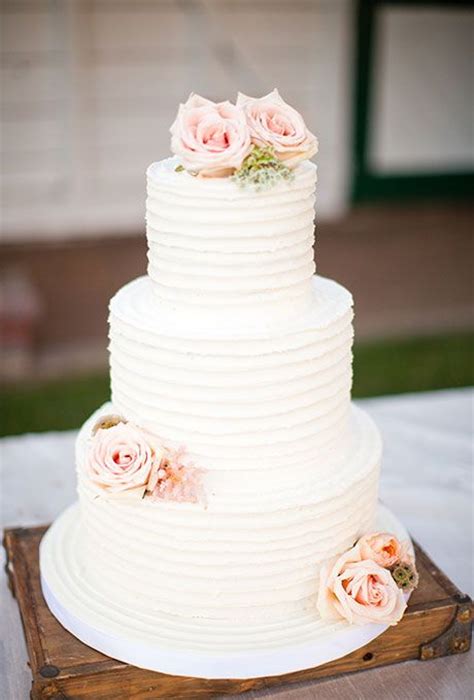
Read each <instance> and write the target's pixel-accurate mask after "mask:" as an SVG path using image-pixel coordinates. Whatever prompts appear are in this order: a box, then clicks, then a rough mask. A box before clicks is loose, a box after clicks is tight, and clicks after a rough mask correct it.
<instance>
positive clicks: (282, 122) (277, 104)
mask: <svg viewBox="0 0 474 700" xmlns="http://www.w3.org/2000/svg"><path fill="white" fill-rule="evenodd" d="M237 106H238V107H242V108H243V110H244V111H245V114H246V117H247V123H248V125H249V129H250V136H251V139H252V143H255V144H256V145H257V146H271V147H272V148H273V149H274V151H275V155H276V156H277V157H278V158H279V159H280V160H283V161H284V162H285V165H287V166H288V167H289V168H294V167H295V166H296V165H297V164H298V163H299V162H300V161H302V160H306V159H308V158H312V156H314V155H315V154H316V153H317V152H318V140H317V138H316V136H314V134H312V133H311V132H310V131H309V130H308V129H307V128H306V124H305V123H304V120H303V117H302V116H301V114H300V113H299V112H297V111H296V109H293V107H290V105H288V104H287V103H286V102H285V101H284V100H283V99H282V97H280V94H279V92H278V90H277V89H275V90H273V92H270V93H269V94H268V95H265V97H260V98H254V97H247V95H243V94H242V93H239V95H238V98H237Z"/></svg>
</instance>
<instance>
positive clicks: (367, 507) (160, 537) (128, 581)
mask: <svg viewBox="0 0 474 700" xmlns="http://www.w3.org/2000/svg"><path fill="white" fill-rule="evenodd" d="M111 412H113V406H111V405H110V404H107V405H105V406H103V407H102V408H101V409H99V411H98V412H97V414H95V415H94V416H92V417H91V419H90V420H89V421H88V422H87V423H86V424H85V425H84V427H83V429H82V431H81V433H80V435H79V438H78V443H77V467H78V481H79V496H80V522H79V525H78V535H77V541H76V543H75V546H76V547H78V548H80V550H81V553H80V560H81V578H82V580H83V582H84V585H85V586H87V587H88V588H89V589H90V590H93V591H96V592H97V594H98V595H100V596H102V597H103V598H104V599H106V600H107V604H108V605H110V610H116V611H120V610H127V612H128V614H132V613H136V614H137V615H139V616H145V617H146V619H147V621H148V623H150V624H153V620H154V619H156V621H157V623H158V621H159V619H160V617H161V616H162V615H163V614H165V615H172V616H173V617H178V618H181V619H183V620H189V619H196V618H201V619H206V620H208V622H209V623H212V620H214V621H215V624H217V625H219V624H222V622H223V621H226V622H231V621H236V622H239V623H240V622H242V621H245V620H248V621H252V622H255V621H256V620H262V621H263V620H265V621H267V622H269V623H270V622H272V621H275V622H276V621H283V620H285V619H288V620H290V619H291V618H293V617H295V616H298V615H301V614H305V615H307V614H310V615H311V616H313V615H314V617H315V618H317V611H316V595H317V589H318V578H319V576H318V574H319V569H320V567H321V565H322V564H323V563H324V562H325V561H327V560H328V559H329V558H331V557H333V556H334V555H336V554H338V553H341V552H343V551H344V550H346V549H348V548H350V547H351V546H352V544H353V543H354V541H355V540H356V539H357V538H358V537H359V536H360V535H362V534H364V533H366V532H368V531H370V530H372V529H373V527H374V524H375V513H376V504H377V488H378V476H379V467H380V459H381V441H380V436H379V433H378V430H377V428H376V427H375V425H374V424H373V422H372V421H371V419H370V418H369V417H368V416H367V415H366V414H365V413H364V412H363V411H361V410H360V409H357V408H353V409H352V417H351V433H352V439H351V441H350V444H349V448H348V450H347V451H346V453H345V454H344V457H343V458H342V459H340V458H338V461H337V462H334V464H329V465H328V470H327V475H325V476H324V478H323V477H322V476H321V471H320V470H317V471H316V472H315V474H314V475H312V474H311V473H308V474H307V475H306V476H305V478H304V479H303V480H301V481H300V482H299V483H298V484H294V485H293V486H292V487H290V486H288V488H287V489H282V488H279V489H278V490H277V492H275V493H274V495H273V497H272V498H270V499H268V498H267V499H265V498H264V497H263V494H262V498H261V499H259V498H258V497H256V496H258V493H257V494H255V493H252V489H251V488H250V489H249V488H247V490H245V489H241V490H239V489H236V492H235V493H236V496H235V501H234V502H233V503H230V502H229V493H228V492H227V493H226V492H224V493H220V492H219V490H218V489H217V491H216V490H215V489H214V491H212V484H211V485H210V486H209V489H208V490H209V492H211V497H210V498H209V499H208V501H207V502H206V504H202V503H178V502H170V501H151V500H148V499H145V500H134V501H129V500H127V499H123V498H116V497H106V496H103V495H100V494H98V493H97V491H95V490H94V489H93V488H91V485H90V482H88V480H87V479H86V478H84V474H83V469H82V465H83V463H84V459H85V450H86V448H87V440H88V438H89V436H90V434H91V429H92V426H93V425H94V422H95V421H96V419H97V416H100V415H103V414H108V413H111ZM290 476H291V475H290ZM210 478H211V477H210ZM251 479H252V474H251V473H246V472H245V470H244V469H243V470H242V480H243V481H246V482H247V484H248V483H249V482H250V485H251ZM219 483H220V487H222V482H219ZM282 483H284V482H282ZM289 483H291V480H290V481H289ZM267 491H269V492H271V489H267ZM219 621H220V622H219Z"/></svg>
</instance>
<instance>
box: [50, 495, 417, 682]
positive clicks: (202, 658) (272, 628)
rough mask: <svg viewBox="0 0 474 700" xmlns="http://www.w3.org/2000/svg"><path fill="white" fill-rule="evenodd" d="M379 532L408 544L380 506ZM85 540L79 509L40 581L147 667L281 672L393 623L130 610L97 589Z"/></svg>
mask: <svg viewBox="0 0 474 700" xmlns="http://www.w3.org/2000/svg"><path fill="white" fill-rule="evenodd" d="M375 527H376V529H377V530H384V531H388V532H393V533H394V534H395V535H396V536H397V537H398V538H399V539H400V540H408V535H407V532H406V530H405V528H404V527H403V526H402V525H401V523H400V522H399V521H398V520H397V519H396V518H395V517H394V516H393V515H392V514H391V513H390V512H389V511H388V510H387V509H386V508H384V507H382V506H380V505H379V506H378V509H377V516H376V520H375ZM81 541H82V524H81V518H80V515H79V506H78V504H74V505H73V506H71V507H70V508H68V509H67V510H66V511H65V512H64V513H63V514H62V515H61V516H60V517H59V518H58V519H57V520H56V521H55V522H54V524H53V525H52V527H51V528H50V529H49V530H48V532H47V533H46V535H45V537H44V538H43V540H42V542H41V549H40V570H41V583H42V589H43V594H44V597H45V599H46V602H47V604H48V607H49V608H50V610H51V612H52V613H53V614H54V615H55V616H56V618H57V619H58V620H59V621H60V622H61V624H62V625H63V626H64V627H65V628H66V629H67V630H69V631H70V632H71V633H72V634H74V635H75V636H76V637H78V638H79V639H80V640H81V641H83V642H84V643H85V644H88V645H89V646H91V647H93V648H94V649H97V650H99V651H101V652H102V653H104V654H107V655H108V656H112V657H113V658H115V659H119V660H120V661H125V662H127V663H130V664H133V665H134V666H139V667H141V668H146V669H150V670H153V671H159V672H161V673H168V674H173V675H181V676H197V677H201V678H254V677H262V676H274V675H280V674H284V673H290V672H293V671H299V670H302V669H305V668H314V667H315V666H319V665H321V664H324V663H327V662H329V661H332V660H334V659H338V658H340V657H342V656H344V655H345V654H348V653H350V652H352V651H354V650H355V649H359V648H360V647H363V646H364V645H365V644H367V643H368V642H370V641H371V640H372V639H374V638H375V637H377V636H379V635H380V634H381V633H382V632H384V631H385V629H387V626H388V625H387V623H380V624H377V623H370V624H365V625H351V624H349V623H348V622H346V621H344V620H340V621H323V620H321V619H320V618H319V617H318V616H317V615H315V614H314V612H313V611H312V610H307V611H304V612H301V613H298V614H296V613H295V614H293V615H291V616H288V617H286V618H284V619H282V620H276V621H262V620H261V621H258V620H251V621H249V620H245V621H242V622H239V621H231V622H227V621H221V622H219V621H216V620H209V619H203V618H192V619H187V618H184V617H181V616H179V615H170V614H166V613H155V612H153V610H148V611H147V610H142V611H137V610H135V609H134V608H131V609H128V608H126V607H124V606H122V605H120V604H118V603H117V602H116V598H115V596H114V591H113V589H110V587H104V586H101V587H100V588H99V589H96V588H94V587H93V586H92V585H91V583H90V580H89V578H88V577H87V576H86V575H85V574H87V572H88V571H89V566H88V563H87V559H86V555H85V552H84V551H83V548H82V546H81ZM94 585H95V582H94ZM406 597H408V595H407V596H406Z"/></svg>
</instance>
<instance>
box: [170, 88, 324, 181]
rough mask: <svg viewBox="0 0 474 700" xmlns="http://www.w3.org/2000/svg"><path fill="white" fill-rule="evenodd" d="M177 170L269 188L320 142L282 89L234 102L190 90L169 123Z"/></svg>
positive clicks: (289, 174) (288, 175)
mask: <svg viewBox="0 0 474 700" xmlns="http://www.w3.org/2000/svg"><path fill="white" fill-rule="evenodd" d="M170 131H171V150H172V151H173V153H174V154H175V155H176V156H178V158H179V159H180V165H179V166H178V167H177V168H176V170H177V171H178V172H180V171H187V172H188V173H189V174H191V175H194V176H197V177H209V178H221V177H232V178H233V180H234V181H235V182H236V183H237V184H238V185H239V186H242V187H245V186H253V187H255V188H257V189H261V188H264V187H270V186H272V185H274V184H277V182H279V181H282V180H290V179H291V178H292V174H293V173H292V171H293V169H294V168H295V167H296V166H297V165H298V164H299V163H300V162H302V161H304V160H308V159H310V158H312V156H314V155H315V154H316V153H317V151H318V140H317V138H316V136H314V134H312V133H311V132H310V131H309V129H308V128H307V126H306V124H305V122H304V119H303V117H302V116H301V114H300V113H299V112H298V111H297V110H296V109H294V108H293V107H291V106H290V105H289V104H287V103H286V102H285V100H284V99H283V98H282V97H281V95H280V94H279V92H278V90H276V89H275V90H273V91H272V92H270V93H269V94H268V95H265V96H264V97H259V98H254V97H249V96H247V95H244V94H242V93H239V94H238V97H237V101H236V104H232V103H231V102H229V101H225V102H219V103H216V102H212V101H211V100H208V99H206V98H204V97H201V96H200V95H196V94H194V93H193V94H191V95H190V96H189V98H188V100H187V101H186V102H185V103H184V104H181V105H180V107H179V110H178V114H177V116H176V119H175V121H174V123H173V125H172V126H171V129H170Z"/></svg>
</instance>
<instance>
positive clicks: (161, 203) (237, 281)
mask: <svg viewBox="0 0 474 700" xmlns="http://www.w3.org/2000/svg"><path fill="white" fill-rule="evenodd" d="M178 162H179V161H178V160H177V159H176V158H168V159H166V160H163V161H160V162H159V163H153V164H152V165H151V166H150V167H149V168H148V171H147V202H146V223H147V239H148V246H149V254H148V257H149V266H148V274H149V276H150V277H151V279H152V281H153V287H154V291H155V294H156V296H157V298H158V300H159V302H160V305H161V306H162V309H163V311H165V310H166V309H167V308H168V309H169V310H170V311H172V313H173V314H175V315H176V316H175V317H179V316H180V315H181V316H183V317H184V318H183V320H184V319H186V318H187V317H191V316H194V315H195V314H196V312H197V313H199V316H200V317H202V318H204V317H205V316H206V315H208V316H210V317H212V319H213V320H214V321H215V320H216V319H217V320H219V319H222V322H224V323H225V322H229V323H235V322H238V320H239V317H240V318H243V319H245V321H246V323H248V322H249V321H251V319H254V320H256V321H257V322H258V321H259V320H261V319H265V321H266V322H267V323H268V322H269V321H270V322H271V321H276V322H278V321H283V320H285V319H288V318H291V317H294V315H298V314H299V313H302V312H304V311H305V310H306V309H307V308H308V307H309V305H310V304H311V279H312V276H313V274H314V271H315V266H314V262H313V243H314V233H313V219H314V201H315V196H314V192H315V186H316V166H315V165H314V164H313V163H311V162H309V161H305V162H303V163H301V164H300V165H298V167H297V168H296V169H295V170H294V176H293V178H292V180H291V181H290V182H282V183H280V184H278V185H277V186H275V187H273V188H272V189H269V190H264V191H255V189H251V188H240V187H238V185H237V184H236V183H235V182H234V181H232V179H230V178H214V179H209V178H199V177H194V176H193V175H191V174H189V173H187V172H185V171H179V170H178V171H176V167H177V165H178ZM176 320H178V318H176Z"/></svg>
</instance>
